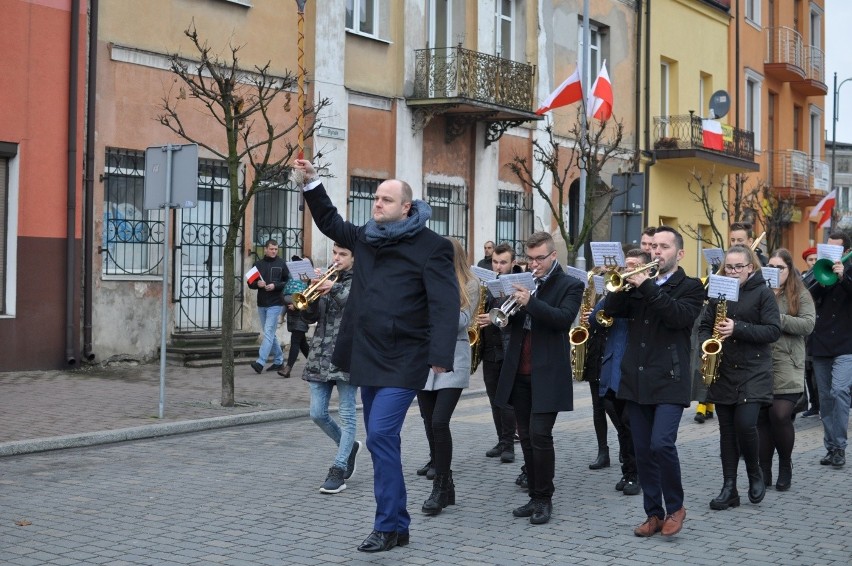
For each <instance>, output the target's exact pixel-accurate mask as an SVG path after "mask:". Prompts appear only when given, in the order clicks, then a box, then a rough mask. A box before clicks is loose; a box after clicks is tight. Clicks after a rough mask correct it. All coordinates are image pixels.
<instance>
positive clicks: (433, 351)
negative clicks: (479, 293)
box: [304, 184, 461, 390]
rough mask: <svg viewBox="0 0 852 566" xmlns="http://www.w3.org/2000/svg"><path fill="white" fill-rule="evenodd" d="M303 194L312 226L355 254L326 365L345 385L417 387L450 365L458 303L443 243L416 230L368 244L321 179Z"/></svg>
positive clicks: (448, 251)
mask: <svg viewBox="0 0 852 566" xmlns="http://www.w3.org/2000/svg"><path fill="white" fill-rule="evenodd" d="M304 194H305V202H307V203H308V206H309V207H310V209H311V214H312V215H313V217H314V221H315V222H316V224H317V227H318V228H319V229H320V231H321V232H322V233H323V234H325V235H326V236H327V237H329V238H331V239H332V240H334V241H335V242H338V243H340V244H341V245H343V246H345V247H347V248H349V249H351V250H352V251H353V254H354V256H355V266H354V268H353V269H352V288H351V291H350V293H349V300H348V301H347V303H346V309H345V310H344V311H343V320H342V322H341V328H340V335H339V336H338V339H337V343H336V345H335V348H334V355H333V356H332V359H331V361H332V362H333V363H334V365H336V366H337V367H339V368H340V369H342V370H343V371H348V372H349V377H350V383H351V384H352V385H358V386H373V387H402V388H406V389H417V390H419V389H423V387H424V386H425V385H426V378H427V377H428V375H429V366H439V367H443V368H447V369H452V367H453V358H454V353H455V348H456V336H457V334H458V324H459V311H460V310H461V300H460V298H459V287H458V282H457V281H456V277H455V268H454V266H453V246H452V244H451V243H450V242H449V240H447V239H446V238H443V237H441V236H439V235H438V234H436V233H435V232H433V231H432V230H429V229H428V228H423V229H422V230H420V231H419V232H418V233H417V234H415V235H414V236H411V237H407V238H403V239H400V240H398V241H396V242H392V243H385V244H382V245H378V246H374V245H371V244H369V243H367V240H366V238H365V236H364V228H363V226H355V225H354V224H352V223H351V222H347V221H345V220H343V218H341V216H340V214H338V212H337V209H336V208H335V207H334V205H333V204H332V203H331V200H330V199H329V198H328V195H327V194H326V192H325V188H324V187H323V186H322V185H321V184H320V185H318V186H317V187H316V188H314V189H312V190H309V191H305V193H304Z"/></svg>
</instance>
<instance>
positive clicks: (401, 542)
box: [396, 531, 411, 546]
mask: <svg viewBox="0 0 852 566" xmlns="http://www.w3.org/2000/svg"><path fill="white" fill-rule="evenodd" d="M410 541H411V537H410V535H409V534H408V531H405V532H404V533H401V532H397V533H396V545H397V546H405V545H407V544H408V543H409V542H410Z"/></svg>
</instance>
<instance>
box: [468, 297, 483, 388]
mask: <svg viewBox="0 0 852 566" xmlns="http://www.w3.org/2000/svg"><path fill="white" fill-rule="evenodd" d="M486 306H488V287H486V286H485V285H480V286H479V304H478V305H477V307H476V313H475V314H474V315H473V319H472V320H471V323H470V326H468V327H467V339H468V341H469V342H470V373H473V372H475V371H476V368H478V367H479V362H480V361H481V360H482V340H481V338H482V334H481V330H480V328H479V323H478V322H477V321H476V317H477V315H480V314H484V313H485V307H486Z"/></svg>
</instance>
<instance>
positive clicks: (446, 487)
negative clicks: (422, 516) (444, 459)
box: [421, 472, 456, 515]
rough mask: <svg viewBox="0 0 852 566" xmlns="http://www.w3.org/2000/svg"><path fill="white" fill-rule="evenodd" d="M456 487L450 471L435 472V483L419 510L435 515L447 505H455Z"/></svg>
mask: <svg viewBox="0 0 852 566" xmlns="http://www.w3.org/2000/svg"><path fill="white" fill-rule="evenodd" d="M455 503H456V489H455V485H454V484H453V476H452V472H449V473H446V474H440V473H439V474H435V483H434V484H432V494H431V495H429V499H427V500H426V501H424V502H423V507H421V511H423V512H424V513H426V514H427V515H437V514H438V513H440V512H441V511H442V510H443V509H444V507H446V506H447V505H455Z"/></svg>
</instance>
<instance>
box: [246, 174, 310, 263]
mask: <svg viewBox="0 0 852 566" xmlns="http://www.w3.org/2000/svg"><path fill="white" fill-rule="evenodd" d="M303 210H304V206H302V191H301V190H300V189H299V187H296V186H295V185H294V184H293V183H291V182H290V181H289V180H288V179H283V178H282V179H278V180H273V181H272V182H269V183H264V184H263V185H262V186H261V188H260V189H259V190H258V191H257V194H256V195H255V200H254V242H253V243H254V253H255V255H256V256H257V257H258V258H261V257H263V254H264V252H263V247H264V246H265V245H266V242H267V240H275V241H276V242H278V246H279V251H278V255H279V256H281V257H283V258H284V259H286V260H288V261H289V260H290V258H291V257H293V255H298V256H301V255H302V254H303V249H304V223H303V216H304V215H303V214H302V211H303Z"/></svg>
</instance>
